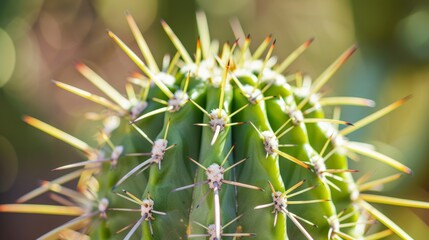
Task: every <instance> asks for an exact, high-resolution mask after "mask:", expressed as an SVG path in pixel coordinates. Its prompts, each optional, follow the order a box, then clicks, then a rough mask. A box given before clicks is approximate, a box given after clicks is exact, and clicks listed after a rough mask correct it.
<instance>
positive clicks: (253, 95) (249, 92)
mask: <svg viewBox="0 0 429 240" xmlns="http://www.w3.org/2000/svg"><path fill="white" fill-rule="evenodd" d="M243 91H244V94H245V95H246V96H247V99H248V100H249V102H250V103H252V104H257V103H259V102H260V101H262V99H263V98H264V96H263V95H262V92H261V90H259V89H258V88H255V87H254V86H251V85H244V86H243Z"/></svg>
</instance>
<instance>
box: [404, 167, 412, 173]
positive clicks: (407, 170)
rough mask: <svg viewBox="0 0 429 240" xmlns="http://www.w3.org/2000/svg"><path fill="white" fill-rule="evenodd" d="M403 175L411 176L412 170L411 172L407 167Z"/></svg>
mask: <svg viewBox="0 0 429 240" xmlns="http://www.w3.org/2000/svg"><path fill="white" fill-rule="evenodd" d="M405 173H406V174H408V175H413V170H411V169H410V168H408V167H407V168H406V169H405Z"/></svg>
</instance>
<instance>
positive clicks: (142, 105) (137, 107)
mask: <svg viewBox="0 0 429 240" xmlns="http://www.w3.org/2000/svg"><path fill="white" fill-rule="evenodd" d="M146 107H147V102H143V101H138V102H137V103H135V104H134V105H133V106H132V107H131V109H130V115H131V119H136V118H137V116H139V115H140V113H141V112H143V110H145V109H146Z"/></svg>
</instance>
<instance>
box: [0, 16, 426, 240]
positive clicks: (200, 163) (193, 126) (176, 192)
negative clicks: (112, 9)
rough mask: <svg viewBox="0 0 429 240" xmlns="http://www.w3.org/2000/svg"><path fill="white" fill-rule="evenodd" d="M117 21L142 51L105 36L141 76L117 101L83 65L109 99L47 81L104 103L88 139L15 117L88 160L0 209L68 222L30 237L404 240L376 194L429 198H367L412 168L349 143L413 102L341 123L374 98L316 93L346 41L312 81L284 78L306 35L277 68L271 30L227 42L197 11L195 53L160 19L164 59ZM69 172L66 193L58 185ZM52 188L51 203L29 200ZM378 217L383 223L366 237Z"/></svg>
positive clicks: (82, 70) (421, 205) (340, 61)
mask: <svg viewBox="0 0 429 240" xmlns="http://www.w3.org/2000/svg"><path fill="white" fill-rule="evenodd" d="M126 19H127V21H128V24H129V26H130V28H131V32H132V33H133V35H134V37H135V39H136V41H137V43H138V46H139V48H140V50H141V52H142V55H143V58H144V60H142V59H140V58H139V57H138V56H137V54H135V53H134V52H133V51H132V50H131V49H130V48H129V47H127V46H126V45H125V43H123V42H122V41H121V40H120V39H119V38H118V37H117V36H116V35H115V34H114V33H112V32H110V31H109V32H108V35H109V36H110V37H111V38H112V39H113V41H114V42H116V43H117V45H118V46H119V47H120V48H121V49H122V50H123V51H124V53H125V54H126V55H128V56H129V58H130V59H131V60H132V61H133V62H134V63H135V64H136V65H137V66H138V67H139V68H140V69H141V71H142V73H135V74H133V75H132V76H130V78H129V79H128V80H129V81H128V82H127V83H126V84H125V88H126V93H127V97H124V96H123V95H122V94H121V93H119V92H118V91H117V90H116V89H114V88H112V87H111V86H110V85H109V84H108V83H107V82H106V81H105V80H104V79H103V78H102V77H100V76H99V75H97V73H95V72H94V71H92V70H91V69H90V68H89V67H88V66H86V65H84V64H81V63H79V64H77V65H76V69H77V71H79V72H80V73H81V74H82V75H83V76H84V77H85V78H87V79H88V80H89V81H90V82H91V83H93V84H94V85H95V86H96V87H97V88H98V89H100V90H101V91H102V92H103V93H104V94H105V95H106V96H107V97H108V98H105V97H102V96H97V95H94V94H92V93H90V92H87V91H85V90H82V89H79V88H76V87H73V86H71V85H68V84H66V83H62V82H57V81H54V82H53V83H54V84H55V85H56V86H58V87H59V88H61V89H64V90H66V91H68V92H71V93H73V94H76V95H78V96H81V97H84V98H86V99H88V100H90V101H93V102H95V103H97V104H99V105H101V106H103V107H104V108H105V109H106V111H103V112H102V113H100V114H98V115H96V116H95V117H97V118H98V119H101V120H102V121H100V127H99V128H98V129H101V130H98V132H97V133H98V135H97V136H98V138H97V141H98V145H97V146H90V145H89V144H87V143H85V142H84V141H82V140H79V139H78V138H76V137H74V136H71V135H69V134H67V133H65V132H63V131H61V130H59V129H57V128H55V127H52V126H50V125H48V124H46V123H44V122H42V121H40V120H37V119H35V118H33V117H29V116H26V117H24V121H25V122H26V123H28V124H30V125H32V126H33V127H35V128H38V129H40V130H42V131H44V132H46V133H48V134H50V135H52V136H54V137H56V138H58V139H60V140H62V141H64V142H65V143H67V144H69V145H71V146H73V147H75V148H76V149H78V150H79V151H81V152H82V153H83V155H84V156H85V159H83V161H80V162H77V163H72V164H69V165H65V166H60V167H58V168H57V169H55V170H57V171H64V172H65V174H64V175H63V176H62V177H59V178H57V179H54V180H52V181H45V182H43V183H42V185H41V186H40V187H38V188H36V189H35V190H33V191H31V192H30V193H28V194H26V195H24V196H23V197H21V198H20V199H18V203H17V204H4V205H0V211H1V212H21V213H41V214H57V215H67V216H74V217H75V218H73V219H72V220H70V221H69V222H66V223H64V224H62V225H60V226H59V227H58V228H56V229H53V230H52V231H50V232H48V233H46V234H45V235H43V236H41V237H40V239H58V238H61V239H75V238H78V237H81V238H82V239H87V238H90V237H91V238H94V239H107V238H109V239H110V238H124V239H131V238H133V239H137V238H141V239H184V238H208V239H221V238H223V239H225V238H233V239H238V238H240V239H241V238H244V237H253V238H254V239H368V240H369V239H380V238H384V237H387V236H389V235H392V234H396V235H398V236H399V237H400V238H403V239H412V237H411V236H409V235H408V234H407V233H406V232H405V231H404V230H402V229H401V228H400V227H399V226H398V225H396V224H395V223H394V221H393V220H390V219H389V218H388V217H386V216H385V215H384V214H383V213H381V212H380V211H379V210H377V208H375V207H374V206H373V203H382V204H391V205H400V206H408V207H418V208H429V204H428V203H425V202H420V201H413V200H405V199H399V198H394V197H387V196H382V195H379V194H374V193H366V192H367V191H372V190H376V189H377V188H379V187H380V186H382V185H384V184H387V183H390V182H392V181H394V180H397V179H398V178H399V177H400V176H401V175H402V174H403V173H405V174H410V173H411V170H410V169H409V168H408V167H406V166H404V165H403V164H401V163H400V162H398V161H396V160H394V159H392V158H390V157H388V156H386V155H383V154H382V153H379V152H377V151H375V150H374V149H373V148H372V147H371V146H369V145H368V144H364V143H359V142H354V141H351V140H348V139H347V135H348V134H350V133H352V132H354V131H356V130H358V129H360V128H362V127H364V126H366V125H368V124H370V123H371V122H373V121H375V120H377V119H378V118H380V117H382V116H384V115H386V114H388V113H389V112H391V111H393V110H395V109H396V108H398V107H399V106H401V105H402V104H403V103H404V102H406V100H408V98H409V97H405V98H403V99H400V100H399V101H396V102H394V103H392V104H391V105H389V106H387V107H384V108H382V109H380V110H378V111H376V112H374V113H373V114H371V115H369V116H367V117H365V118H363V119H361V120H359V121H357V122H356V123H354V124H352V123H349V122H346V121H342V120H340V114H339V109H340V106H343V105H355V106H363V107H372V106H373V105H374V103H373V102H372V101H371V100H368V99H363V98H354V97H325V96H322V95H321V94H320V93H319V91H320V89H321V88H322V87H323V86H324V85H325V84H326V83H327V82H328V80H329V79H330V78H331V76H332V75H333V74H334V73H335V72H336V71H337V70H338V69H339V67H340V66H341V65H342V64H343V63H344V62H345V61H346V60H347V59H348V58H349V57H350V56H351V55H352V54H353V52H355V50H356V47H355V46H353V47H351V48H350V49H348V50H346V51H345V52H344V53H343V54H342V55H341V56H340V57H339V58H338V59H337V60H335V61H334V62H333V63H332V65H330V66H329V67H328V68H327V69H326V70H325V71H324V72H323V73H322V74H320V76H319V77H317V78H316V80H314V81H312V80H311V79H310V78H309V77H308V76H303V75H302V74H301V73H299V72H298V73H294V74H290V75H283V72H284V71H285V70H286V69H287V68H288V66H289V65H290V64H291V63H292V62H293V61H294V60H295V59H296V58H298V57H299V56H300V55H301V54H302V53H303V52H304V51H305V50H306V49H307V47H308V46H309V45H310V44H311V43H312V39H310V40H308V41H306V42H304V43H303V44H302V45H301V46H299V47H298V48H297V49H296V50H295V51H293V52H292V54H291V55H290V56H289V57H287V58H286V59H285V60H283V61H281V62H279V63H277V62H276V58H275V57H273V56H272V53H273V50H274V48H275V40H274V41H272V38H271V37H267V38H266V39H265V40H264V41H263V42H262V43H261V44H260V46H259V47H258V48H257V49H256V50H255V51H254V52H253V53H252V52H251V51H250V49H249V45H250V41H251V39H250V37H249V36H247V37H245V36H242V35H241V34H240V32H242V30H241V29H235V31H234V32H236V33H237V36H236V37H237V40H236V41H234V42H233V44H231V45H230V44H228V43H225V44H224V45H223V46H221V47H220V46H219V43H218V42H217V41H212V40H211V39H210V36H209V31H208V26H207V20H206V18H205V15H204V13H202V12H198V13H197V23H198V30H199V34H200V37H199V39H198V40H197V43H196V51H195V54H194V55H193V56H194V57H191V55H190V54H189V53H188V51H187V50H186V49H185V48H184V46H183V45H182V43H181V42H180V40H179V39H178V38H177V37H176V35H175V34H174V32H173V31H172V29H171V28H170V27H169V26H168V25H167V23H165V22H164V21H162V27H163V28H164V30H165V32H166V33H167V35H168V37H169V38H170V39H171V41H172V43H173V44H174V46H175V47H176V49H177V53H176V54H175V55H174V57H173V58H170V57H169V55H166V56H165V58H164V61H163V64H162V67H161V68H160V67H159V66H158V65H157V63H156V62H155V60H154V58H153V56H152V53H151V51H150V49H149V47H148V46H147V44H146V42H145V40H144V38H143V36H142V34H141V33H140V31H139V30H138V28H137V25H136V23H135V22H134V20H133V18H132V16H131V15H130V14H128V13H127V14H126ZM236 28H237V26H236ZM265 52H266V53H265ZM264 53H265V55H264ZM332 106H334V107H335V111H334V113H335V114H334V116H333V117H332V118H327V117H325V114H324V109H325V108H329V107H332ZM339 125H344V127H339ZM95 132H96V131H95ZM355 155H363V156H367V157H369V158H372V159H373V160H376V161H381V162H383V163H385V164H387V165H388V166H389V167H392V168H395V169H396V170H398V173H397V174H395V175H391V176H386V177H384V178H381V179H375V180H374V179H370V176H369V175H365V174H364V175H363V177H361V178H359V179H355V178H356V176H355V173H354V172H356V170H353V169H349V167H348V161H349V159H350V158H352V157H353V156H355ZM76 179H77V186H76V189H70V188H67V187H65V186H64V184H65V183H67V182H70V181H73V180H76ZM48 191H49V192H52V193H54V195H53V196H55V197H54V200H56V201H57V202H58V205H36V204H28V203H26V202H28V201H29V200H31V199H32V198H34V197H36V196H38V195H40V194H43V193H45V192H48ZM374 221H379V222H380V223H381V225H383V229H381V230H379V229H376V230H372V231H370V232H371V233H370V234H368V228H369V227H370V226H371V224H372V223H373V222H374Z"/></svg>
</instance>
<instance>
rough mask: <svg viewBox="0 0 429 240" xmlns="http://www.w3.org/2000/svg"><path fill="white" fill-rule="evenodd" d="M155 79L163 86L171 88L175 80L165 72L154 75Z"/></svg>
mask: <svg viewBox="0 0 429 240" xmlns="http://www.w3.org/2000/svg"><path fill="white" fill-rule="evenodd" d="M155 78H156V79H158V80H160V81H161V82H163V83H164V84H165V85H168V86H172V85H174V82H176V79H175V78H174V77H173V76H172V75H170V74H167V73H165V72H159V73H157V74H155Z"/></svg>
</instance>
